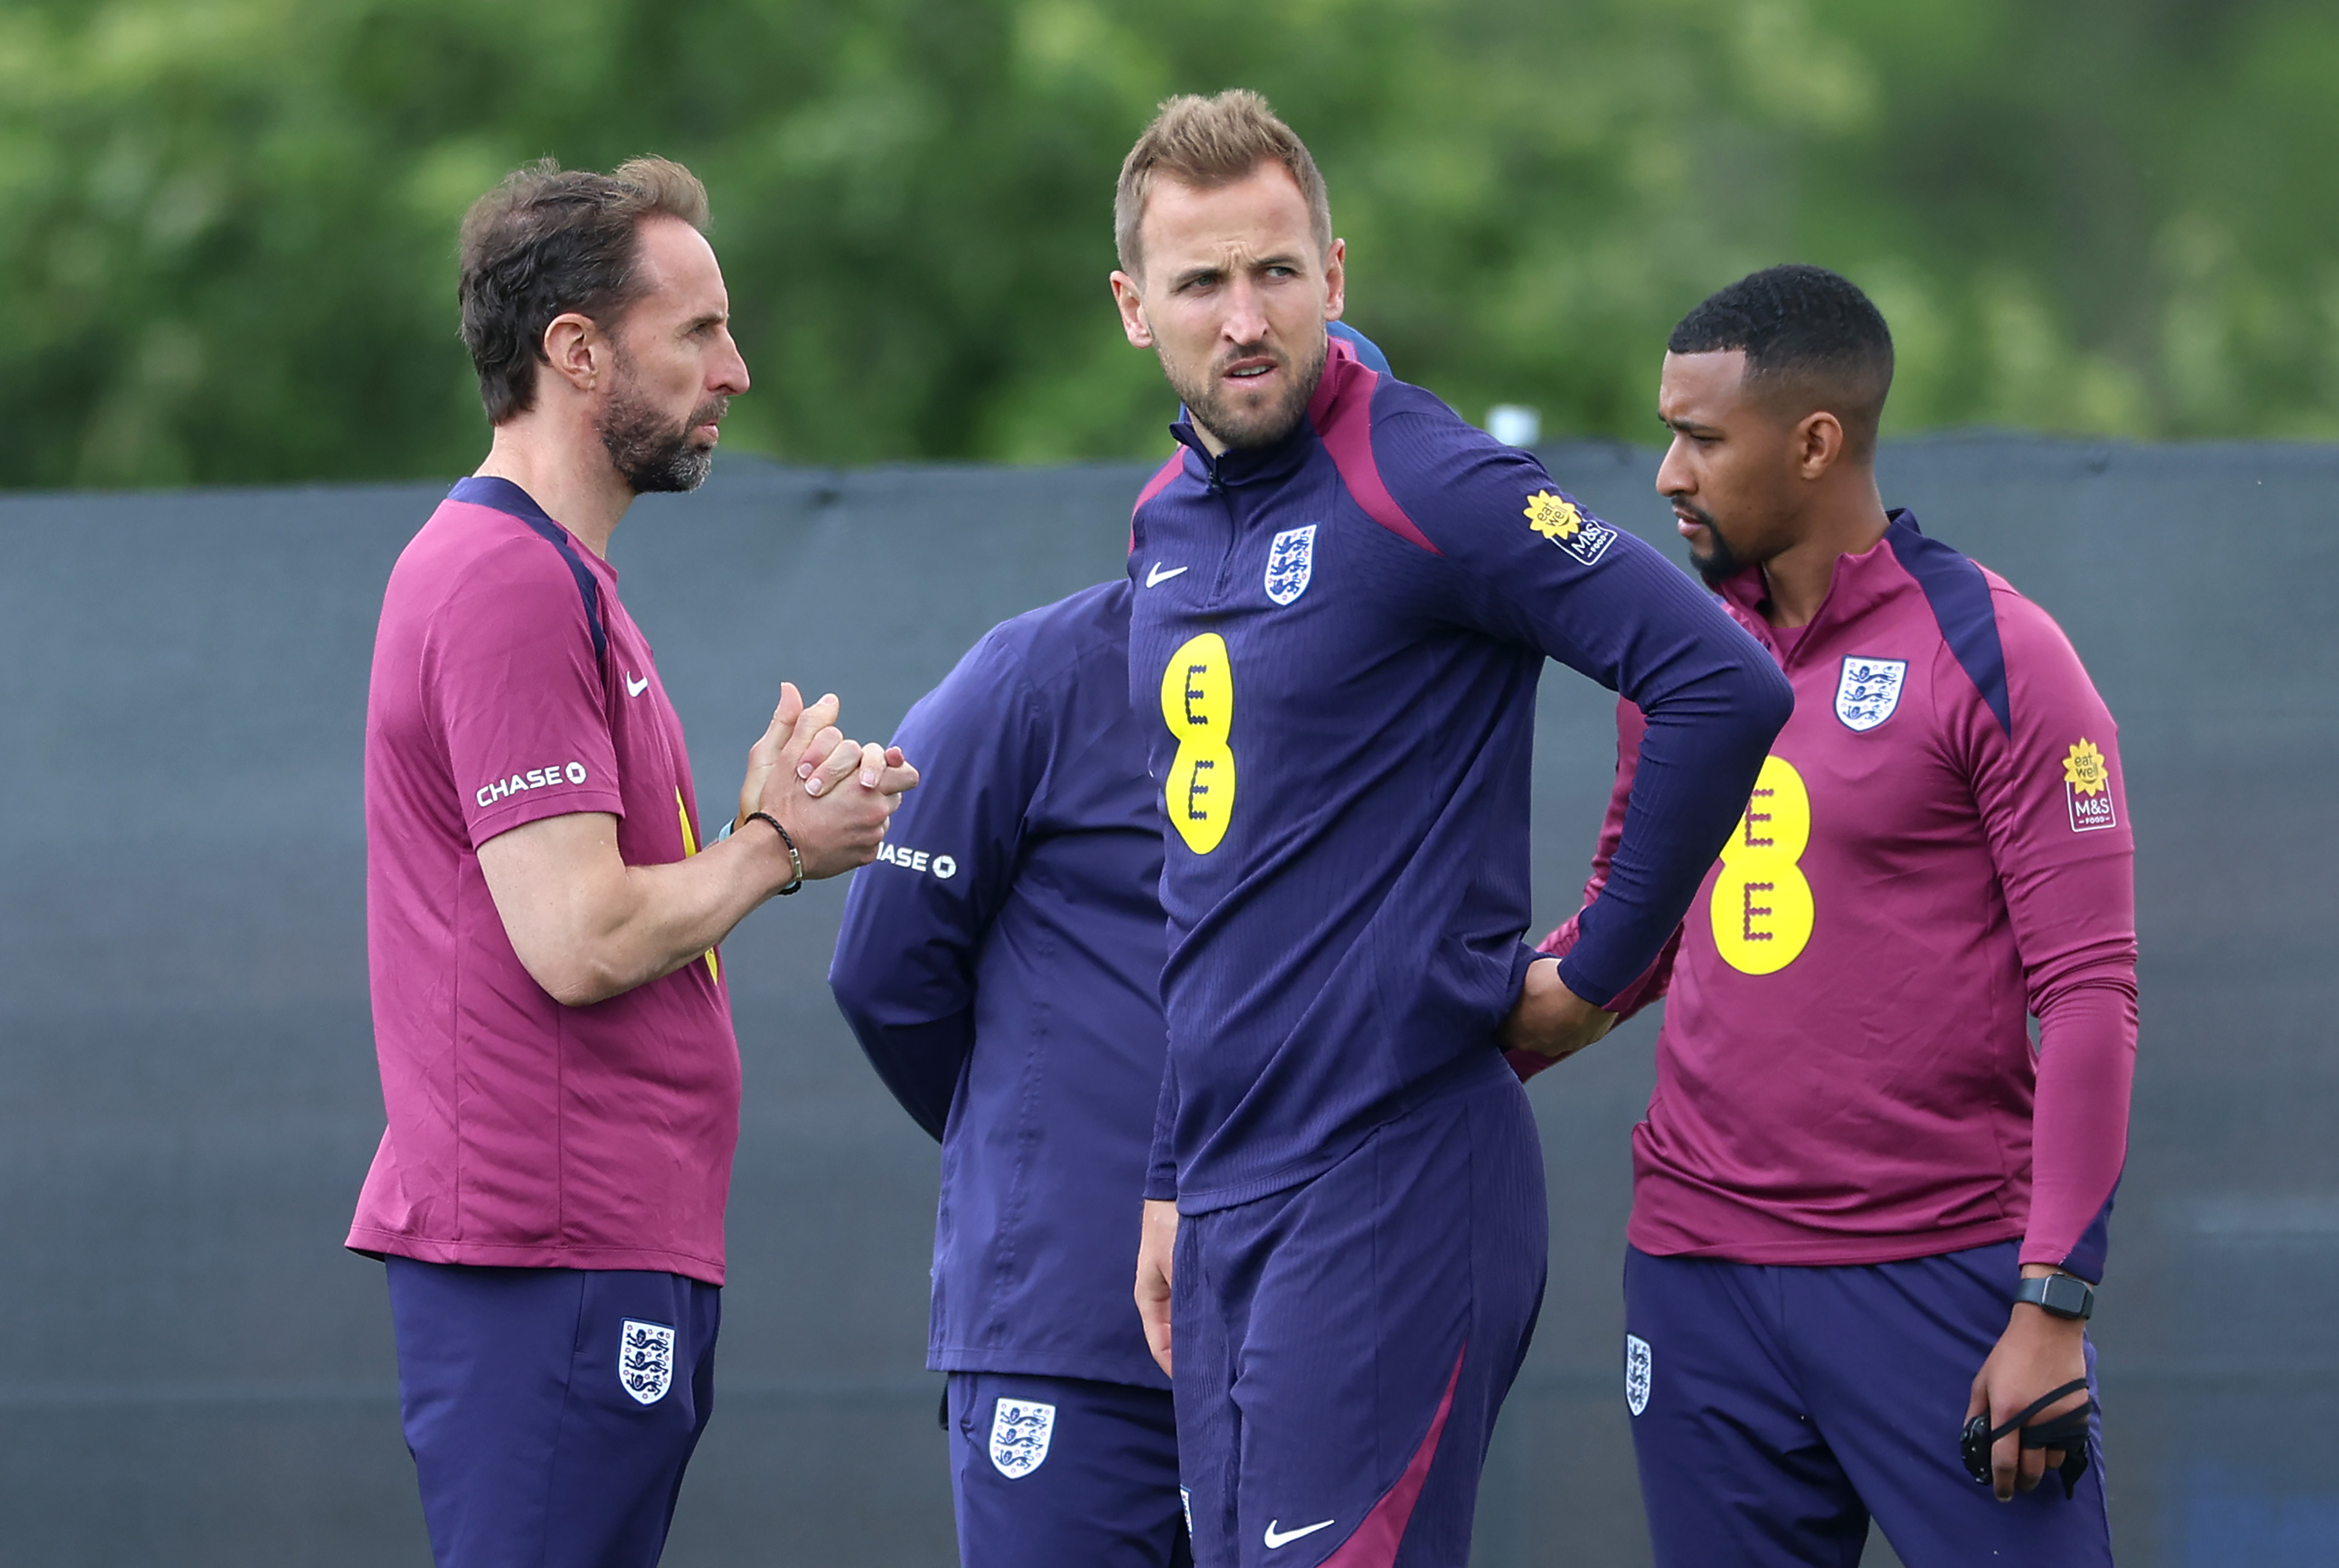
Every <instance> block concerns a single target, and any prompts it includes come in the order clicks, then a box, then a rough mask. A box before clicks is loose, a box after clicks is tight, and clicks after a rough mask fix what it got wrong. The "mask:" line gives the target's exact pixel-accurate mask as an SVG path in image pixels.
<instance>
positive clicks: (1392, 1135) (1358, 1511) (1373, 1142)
mask: <svg viewBox="0 0 2339 1568" xmlns="http://www.w3.org/2000/svg"><path fill="white" fill-rule="evenodd" d="M1548 1230H1549V1226H1548V1222H1547V1220H1546V1218H1545V1209H1544V1187H1543V1150H1542V1146H1541V1144H1540V1142H1539V1141H1538V1140H1537V1137H1536V1133H1535V1118H1534V1115H1533V1114H1532V1113H1531V1112H1530V1111H1529V1109H1527V1100H1526V1095H1525V1091H1524V1090H1522V1089H1521V1088H1520V1087H1519V1085H1518V1083H1517V1081H1516V1080H1513V1079H1509V1078H1507V1077H1506V1078H1504V1079H1502V1080H1499V1081H1495V1082H1493V1083H1489V1084H1485V1085H1474V1086H1473V1087H1472V1088H1470V1089H1469V1090H1466V1091H1461V1092H1457V1093H1456V1094H1455V1095H1453V1096H1451V1097H1448V1098H1446V1099H1443V1100H1433V1101H1432V1102H1430V1103H1429V1104H1427V1105H1425V1106H1423V1107H1421V1108H1420V1109H1416V1110H1415V1111H1413V1112H1411V1113H1409V1114H1407V1115H1406V1116H1402V1117H1399V1118H1398V1119H1396V1120H1394V1121H1391V1122H1388V1123H1387V1124H1385V1125H1383V1126H1382V1127H1380V1128H1378V1129H1375V1131H1374V1132H1373V1133H1372V1135H1371V1136H1370V1137H1369V1138H1367V1139H1366V1140H1365V1141H1364V1143H1363V1144H1362V1145H1360V1146H1359V1147H1358V1148H1357V1149H1356V1151H1355V1152H1354V1153H1352V1154H1350V1155H1349V1156H1348V1157H1347V1159H1343V1160H1342V1161H1341V1162H1340V1163H1339V1164H1337V1165H1336V1166H1334V1167H1333V1168H1332V1169H1329V1170H1327V1171H1326V1172H1325V1173H1324V1174H1323V1175H1321V1176H1318V1177H1317V1178H1314V1179H1313V1180H1311V1181H1308V1182H1307V1183H1305V1184H1303V1185H1301V1186H1299V1187H1296V1188H1290V1189H1289V1190H1288V1191H1284V1192H1279V1193H1276V1194H1274V1195H1272V1196H1270V1197H1268V1198H1260V1199H1258V1200H1257V1201H1256V1202H1251V1203H1245V1204H1239V1205H1237V1206H1235V1207H1233V1208H1221V1209H1218V1210H1215V1211H1212V1212H1210V1213H1206V1214H1197V1215H1187V1216H1185V1217H1183V1218H1180V1219H1179V1224H1178V1249H1177V1261H1176V1267H1175V1269H1174V1271H1173V1273H1172V1277H1171V1287H1172V1289H1171V1296H1172V1299H1171V1315H1172V1317H1171V1326H1172V1329H1173V1331H1174V1335H1175V1340H1174V1343H1175V1346H1176V1352H1177V1354H1176V1364H1177V1375H1176V1377H1175V1380H1174V1381H1175V1383H1176V1386H1177V1395H1178V1444H1179V1458H1180V1469H1181V1471H1182V1473H1183V1475H1184V1477H1185V1484H1186V1487H1187V1490H1188V1493H1189V1497H1190V1500H1191V1513H1192V1522H1193V1532H1194V1560H1195V1561H1196V1562H1197V1563H1200V1564H1203V1565H1204V1568H1463V1565H1464V1564H1465V1563H1467V1562H1468V1561H1469V1557H1470V1530H1471V1523H1472V1519H1473V1516H1474V1514H1475V1512H1476V1506H1477V1500H1478V1476H1479V1472H1480V1470H1481V1469H1482V1468H1483V1467H1484V1465H1485V1458H1486V1445H1487V1441H1488V1439H1489V1438H1490V1437H1491V1436H1492V1435H1493V1433H1494V1428H1495V1416H1496V1415H1497V1414H1498V1413H1499V1412H1500V1411H1501V1409H1502V1405H1503V1399H1504V1397H1505V1395H1507V1394H1508V1393H1509V1392H1510V1387H1511V1381H1512V1379H1513V1378H1514V1377H1515V1376H1517V1374H1518V1369H1519V1362H1520V1360H1521V1359H1522V1358H1523V1357H1524V1356H1525V1355H1526V1349H1527V1342H1528V1339H1529V1338H1530V1336H1532V1335H1533V1334H1534V1332H1535V1315H1536V1313H1537V1312H1538V1311H1539V1310H1540V1308H1541V1307H1542V1303H1543V1287H1544V1267H1545V1249H1546V1247H1547V1245H1548Z"/></svg>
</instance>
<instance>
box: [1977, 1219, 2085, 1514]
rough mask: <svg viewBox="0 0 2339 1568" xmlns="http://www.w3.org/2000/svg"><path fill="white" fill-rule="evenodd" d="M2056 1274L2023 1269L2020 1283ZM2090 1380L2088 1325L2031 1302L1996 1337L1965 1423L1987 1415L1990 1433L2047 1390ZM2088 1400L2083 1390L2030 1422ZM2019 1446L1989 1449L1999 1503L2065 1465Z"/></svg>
mask: <svg viewBox="0 0 2339 1568" xmlns="http://www.w3.org/2000/svg"><path fill="white" fill-rule="evenodd" d="M2054 1272H2056V1271H2055V1270H2054V1269H2051V1268H2048V1267H2046V1266H2045V1265H2044V1264H2038V1263H2030V1264H2025V1265H2024V1266H2023V1268H2022V1277H2024V1278H2025V1279H2034V1278H2037V1277H2040V1276H2042V1275H2048V1274H2052V1273H2054ZM2085 1376H2087V1325H2086V1324H2085V1323H2082V1322H2081V1321H2079V1320H2078V1319H2077V1318H2073V1317H2056V1316H2055V1315H2054V1314H2053V1313H2051V1312H2048V1310H2047V1309H2046V1308H2044V1307H2035V1306H2033V1305H2031V1304H2030V1303H2029V1302H2028V1301H2021V1302H2017V1303H2016V1304H2015V1306H2014V1308H2013V1313H2012V1316H2011V1317H2008V1320H2007V1325H2006V1332H2005V1333H2004V1334H2001V1335H1999V1336H1998V1344H1997V1346H1995V1347H1994V1348H1993V1349H1992V1350H1991V1351H1990V1353H1989V1360H1987V1361H1985V1362H1983V1363H1982V1364H1981V1370H1980V1371H1979V1372H1978V1373H1976V1374H1974V1380H1973V1392H1972V1394H1971V1395H1970V1396H1969V1398H1968V1399H1967V1400H1966V1419H1967V1420H1968V1421H1971V1420H1972V1419H1973V1418H1974V1417H1975V1416H1977V1415H1983V1414H1987V1415H1989V1424H1990V1425H1991V1427H1992V1428H1996V1427H1997V1426H1998V1425H1999V1424H2000V1423H2002V1422H2005V1421H2008V1420H2010V1419H2011V1418H2012V1417H2013V1415H2014V1413H2015V1412H2016V1411H2018V1410H2020V1409H2022V1408H2023V1407H2024V1406H2025V1405H2028V1404H2029V1403H2030V1402H2031V1401H2032V1400H2034V1399H2036V1398H2038V1396H2039V1395H2042V1394H2044V1393H2046V1392H2047V1391H2048V1389H2050V1388H2059V1387H2061V1386H2063V1385H2064V1384H2066V1383H2070V1382H2075V1381H2077V1379H2079V1378H2082V1377H2085ZM2087 1398H2088V1395H2087V1390H2086V1389H2084V1388H2083V1389H2080V1390H2079V1391H2078V1392H2077V1393H2075V1394H2073V1395H2070V1396H2069V1397H2068V1398H2066V1399H2058V1400H2057V1401H2056V1402H2055V1403H2054V1404H2052V1405H2048V1407H2047V1408H2046V1409H2044V1410H2042V1411H2040V1412H2039V1413H2038V1415H2034V1416H2032V1417H2031V1418H2030V1420H2031V1424H2032V1425H2037V1424H2038V1423H2039V1422H2042V1421H2052V1420H2053V1419H2054V1418H2055V1417H2056V1416H2058V1415H2064V1414H2066V1413H2067V1412H2068V1411H2072V1410H2076V1409H2077V1408H2078V1407H2079V1406H2080V1405H2084V1404H2086V1403H2087ZM2062 1463H2063V1451H2062V1450H2061V1449H2059V1448H2025V1447H2023V1446H2022V1434H2021V1433H2019V1432H2009V1433H2008V1434H2007V1435H2005V1436H2003V1437H2001V1438H1999V1440H1998V1441H1997V1442H1996V1443H1995V1444H1993V1445H1991V1446H1990V1451H1989V1471H1990V1490H1991V1491H1992V1492H1995V1493H1996V1494H1998V1500H1999V1502H2000V1503H2005V1502H2008V1501H2010V1500H2011V1499H2012V1498H2013V1496H2014V1494H2016V1493H2017V1492H2028V1491H2029V1490H2030V1489H2031V1488H2032V1487H2034V1486H2036V1485H2038V1482H2039V1478H2040V1477H2041V1476H2043V1475H2045V1474H2047V1472H2048V1471H2049V1470H2052V1469H2055V1468H2056V1467H2057V1466H2058V1465H2060V1464H2062Z"/></svg>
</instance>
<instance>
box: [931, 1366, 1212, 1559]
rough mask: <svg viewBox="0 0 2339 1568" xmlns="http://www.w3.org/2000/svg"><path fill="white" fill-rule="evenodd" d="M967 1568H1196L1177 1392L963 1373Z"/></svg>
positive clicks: (959, 1445) (957, 1498)
mask: <svg viewBox="0 0 2339 1568" xmlns="http://www.w3.org/2000/svg"><path fill="white" fill-rule="evenodd" d="M950 1431H951V1496H952V1502H953V1503H954V1504H956V1507H957V1513H958V1560H959V1563H960V1564H961V1568H1033V1565H1034V1564H1041V1563H1066V1564H1073V1563H1077V1564H1080V1565H1081V1568H1188V1565H1189V1564H1190V1563H1192V1562H1193V1557H1192V1555H1191V1553H1189V1551H1188V1549H1187V1544H1186V1529H1185V1522H1184V1520H1183V1518H1182V1517H1181V1515H1180V1510H1179V1499H1178V1425H1177V1422H1176V1421H1175V1419H1174V1418H1173V1417H1172V1416H1171V1415H1170V1409H1169V1391H1168V1390H1167V1389H1159V1388H1136V1387H1131V1386H1128V1385H1126V1384H1120V1383H1097V1382H1091V1381H1090V1380H1088V1379H1086V1378H1081V1377H1028V1376H1018V1375H1014V1374H1009V1373H1000V1372H953V1373H952V1374H951V1380H950Z"/></svg>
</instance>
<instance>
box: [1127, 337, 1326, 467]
mask: <svg viewBox="0 0 2339 1568" xmlns="http://www.w3.org/2000/svg"><path fill="white" fill-rule="evenodd" d="M1331 351H1332V343H1331V340H1330V339H1329V338H1324V337H1319V338H1318V340H1317V341H1316V350H1315V353H1314V355H1313V357H1312V358H1310V359H1309V360H1308V361H1307V363H1306V364H1305V365H1304V366H1302V367H1301V369H1300V372H1299V374H1298V375H1297V376H1293V377H1291V378H1290V380H1289V382H1288V385H1287V387H1286V390H1285V391H1284V393H1283V395H1282V396H1281V397H1280V398H1278V399H1275V400H1274V401H1273V402H1271V403H1268V405H1266V406H1265V407H1263V408H1259V407H1251V408H1245V407H1242V406H1240V404H1239V402H1238V400H1237V398H1236V397H1230V396H1229V395H1228V394H1227V392H1226V390H1225V389H1226V384H1227V383H1226V379H1225V378H1224V377H1223V376H1221V375H1219V374H1218V373H1217V372H1218V370H1219V367H1220V366H1223V365H1229V364H1232V363H1233V362H1234V361H1235V360H1250V359H1257V358H1258V357H1259V356H1260V355H1263V354H1270V353H1273V350H1270V349H1268V348H1267V347H1266V346H1265V345H1264V344H1257V343H1244V344H1239V345H1237V346H1236V347H1234V348H1232V349H1229V350H1227V351H1226V352H1225V353H1222V354H1219V355H1217V356H1215V357H1214V358H1213V359H1212V360H1211V362H1210V368H1209V370H1207V371H1206V372H1205V373H1204V374H1203V375H1201V376H1199V377H1197V378H1191V379H1189V378H1188V377H1186V376H1184V375H1182V374H1180V373H1179V370H1178V367H1177V366H1175V365H1173V364H1171V363H1170V362H1169V354H1168V352H1167V351H1165V350H1161V349H1160V348H1159V347H1157V348H1156V349H1155V350H1154V352H1155V354H1156V355H1158V356H1159V357H1160V360H1161V373H1162V375H1164V376H1166V377H1167V378H1169V389H1170V390H1172V391H1174V392H1176V393H1177V394H1178V400H1179V402H1181V403H1184V404H1185V405H1186V412H1187V413H1188V414H1189V416H1191V417H1192V419H1193V421H1194V423H1196V424H1198V425H1199V426H1201V427H1202V428H1203V429H1206V430H1208V431H1209V432H1210V434H1212V435H1214V436H1216V437H1218V439H1219V440H1221V441H1223V442H1225V443H1226V444H1227V446H1228V447H1229V449H1246V448H1256V447H1271V446H1273V445H1275V443H1276V442H1278V441H1279V440H1281V439H1283V438H1284V437H1286V436H1288V435H1289V434H1291V432H1292V431H1293V430H1294V429H1298V424H1299V419H1300V416H1301V415H1303V414H1305V413H1306V412H1307V411H1308V399H1310V398H1313V397H1314V396H1315V395H1316V384H1317V382H1318V381H1320V380H1323V379H1324V361H1325V360H1326V359H1327V357H1328V356H1329V355H1330V353H1331ZM1274 357H1275V360H1276V363H1277V364H1278V366H1280V367H1282V368H1284V369H1286V370H1288V369H1289V368H1290V364H1291V361H1290V360H1288V359H1286V358H1285V357H1284V356H1283V355H1281V354H1275V356H1274Z"/></svg>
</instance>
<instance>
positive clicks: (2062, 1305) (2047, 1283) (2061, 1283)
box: [2014, 1274, 2096, 1319]
mask: <svg viewBox="0 0 2339 1568" xmlns="http://www.w3.org/2000/svg"><path fill="white" fill-rule="evenodd" d="M2014 1299H2015V1300H2017V1301H2028V1303H2030V1305H2031V1306H2033V1307H2039V1308H2041V1309H2042V1310H2044V1311H2047V1312H2049V1313H2052V1314H2053V1315H2054V1316H2056V1317H2076V1318H2083V1319H2084V1318H2088V1317H2094V1316H2095V1315H2096V1287H2094V1286H2092V1285H2090V1284H2088V1283H2087V1281H2086V1280H2084V1279H2082V1278H2080V1277H2078V1276H2077V1275H2076V1274H2048V1275H2042V1276H2040V1277H2038V1278H2037V1279H2026V1280H2024V1281H2023V1282H2022V1283H2021V1284H2020V1285H2019V1286H2018V1287H2015V1291H2014Z"/></svg>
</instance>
